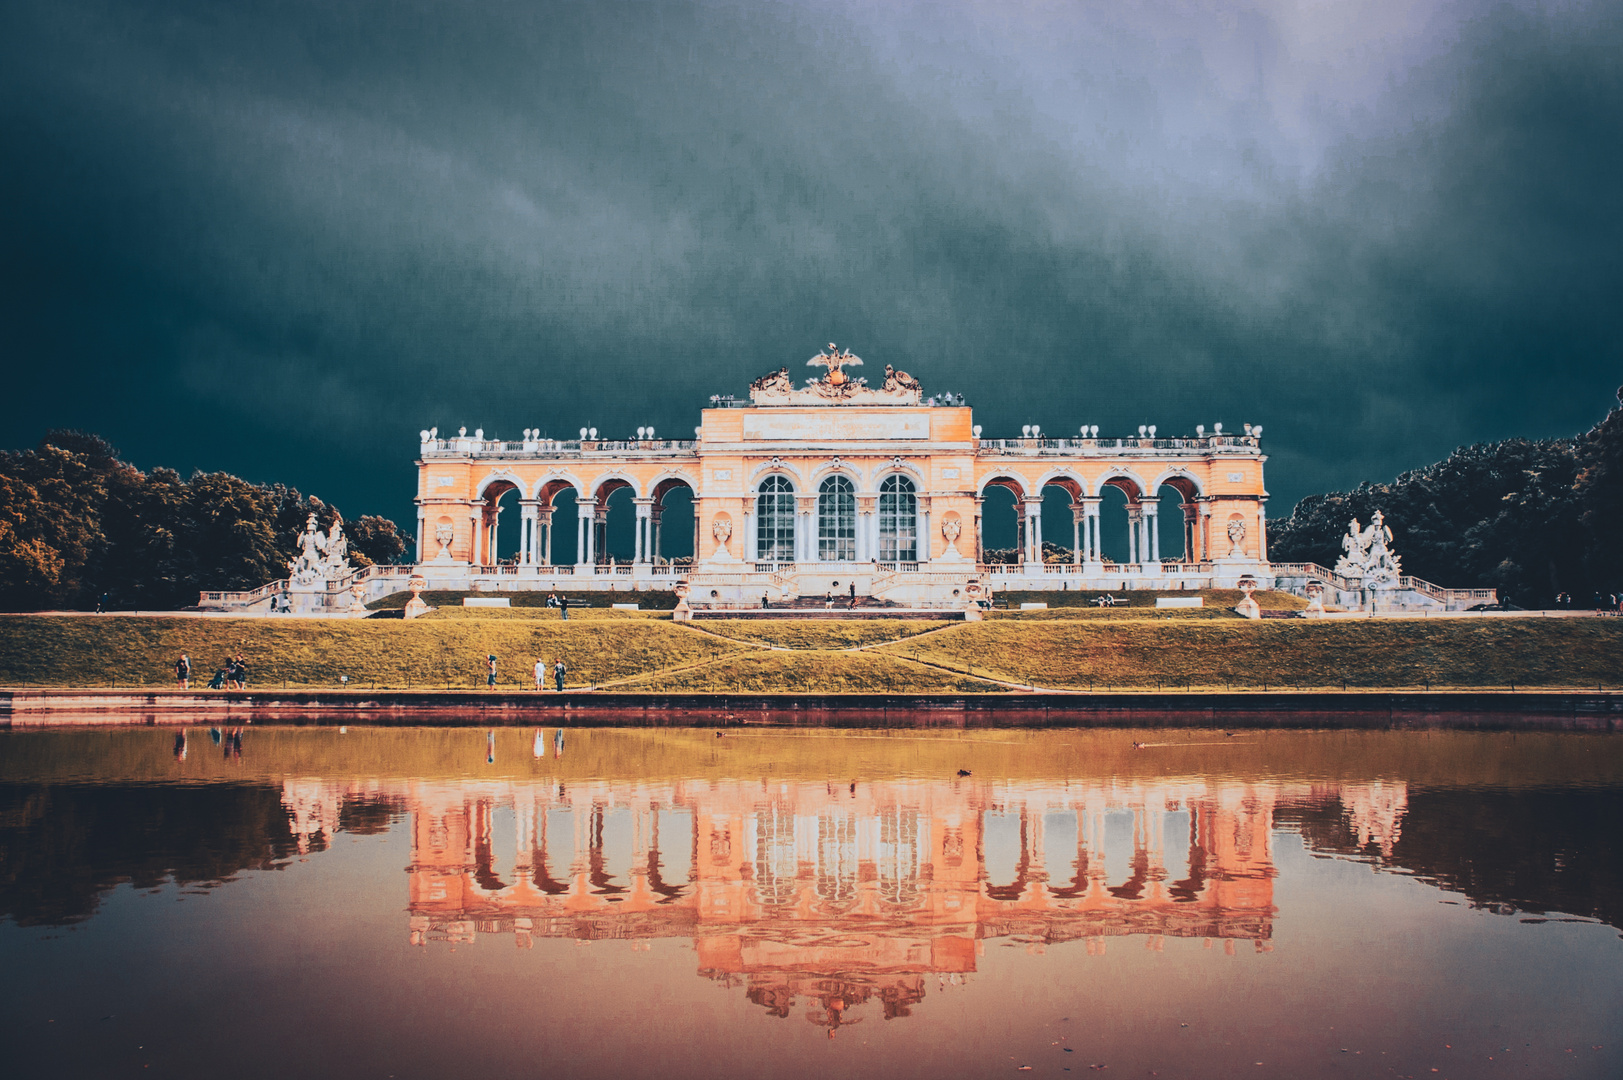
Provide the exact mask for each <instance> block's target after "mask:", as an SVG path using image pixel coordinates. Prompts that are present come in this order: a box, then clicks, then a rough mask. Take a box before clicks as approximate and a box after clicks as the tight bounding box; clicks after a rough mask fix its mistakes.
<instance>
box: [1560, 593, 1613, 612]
mask: <svg viewBox="0 0 1623 1080" xmlns="http://www.w3.org/2000/svg"><path fill="white" fill-rule="evenodd" d="M1619 604H1623V595H1620V594H1618V593H1602V592H1597V593H1595V595H1594V596H1593V597H1591V599H1590V603H1589V606H1590V607H1591V608H1593V609H1594V610H1595V611H1605V612H1611V613H1613V614H1615V613H1616V612H1617V610H1618V605H1619ZM1555 606H1556V607H1558V608H1562V609H1564V610H1567V611H1571V610H1572V609H1573V608H1574V607H1577V608H1580V610H1581V609H1582V605H1581V604H1580V603H1578V602H1577V601H1576V600H1574V598H1573V595H1572V594H1571V593H1569V592H1564V593H1557V594H1556V597H1555Z"/></svg>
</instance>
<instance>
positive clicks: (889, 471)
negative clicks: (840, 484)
mask: <svg viewBox="0 0 1623 1080" xmlns="http://www.w3.org/2000/svg"><path fill="white" fill-rule="evenodd" d="M892 476H906V477H907V478H908V479H909V480H911V481H913V486H914V488H915V489H916V490H917V492H918V494H920V495H923V494H924V489H925V488H926V487H928V485H927V484H926V483H925V479H924V470H923V469H920V468H919V467H918V466H917V465H915V464H914V463H913V462H911V461H909V460H908V459H906V458H903V459H901V460H900V461H887V462H885V463H884V464H883V465H880V466H879V467H878V468H876V469H875V470H874V471H873V475H872V476H870V477H868V480H869V482H870V484H871V486H870V487H868V488H867V489H866V491H867V493H868V494H878V492H879V489H880V488H882V487H883V486H884V484H885V481H886V480H887V479H889V478H890V477H892ZM857 490H858V491H863V490H864V489H863V488H860V487H859V488H857Z"/></svg>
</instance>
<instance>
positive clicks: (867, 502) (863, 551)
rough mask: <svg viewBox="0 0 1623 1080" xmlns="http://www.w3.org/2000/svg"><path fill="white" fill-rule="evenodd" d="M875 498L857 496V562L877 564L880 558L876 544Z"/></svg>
mask: <svg viewBox="0 0 1623 1080" xmlns="http://www.w3.org/2000/svg"><path fill="white" fill-rule="evenodd" d="M874 498H875V497H874V496H872V495H858V496H857V561H858V562H875V561H877V560H878V558H879V551H878V545H877V544H876V543H874V541H875V539H876V537H875V536H874Z"/></svg>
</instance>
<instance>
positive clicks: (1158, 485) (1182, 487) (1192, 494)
mask: <svg viewBox="0 0 1623 1080" xmlns="http://www.w3.org/2000/svg"><path fill="white" fill-rule="evenodd" d="M1164 487H1169V488H1175V489H1176V490H1177V492H1178V494H1179V495H1182V496H1183V498H1184V501H1185V502H1193V501H1194V500H1195V499H1198V498H1201V497H1202V496H1204V495H1205V494H1206V489H1205V487H1204V486H1203V485H1202V484H1201V482H1200V478H1199V477H1197V476H1195V474H1193V473H1191V472H1190V471H1189V470H1188V469H1185V468H1183V467H1181V466H1176V465H1174V466H1172V467H1170V468H1168V469H1166V470H1164V471H1163V472H1162V473H1161V475H1160V476H1157V477H1156V478H1155V483H1154V485H1153V486H1151V487H1150V489H1149V490H1151V491H1160V490H1161V489H1162V488H1164Z"/></svg>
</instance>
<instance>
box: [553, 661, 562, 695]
mask: <svg viewBox="0 0 1623 1080" xmlns="http://www.w3.org/2000/svg"><path fill="white" fill-rule="evenodd" d="M552 678H553V680H554V681H555V682H556V683H557V685H558V689H559V690H560V691H561V690H562V689H563V688H564V662H563V658H562V657H559V658H558V659H557V660H556V661H555V662H554V663H553V665H552Z"/></svg>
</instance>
